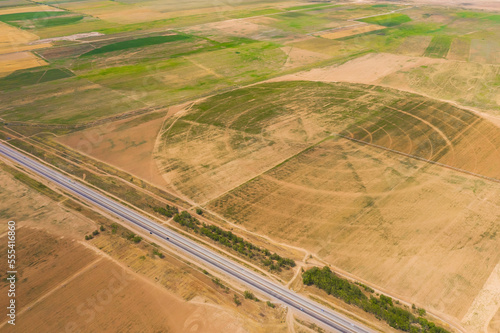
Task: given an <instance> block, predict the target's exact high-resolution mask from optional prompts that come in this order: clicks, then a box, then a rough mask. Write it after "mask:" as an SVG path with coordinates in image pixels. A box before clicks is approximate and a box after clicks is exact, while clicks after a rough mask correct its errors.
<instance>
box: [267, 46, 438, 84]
mask: <svg viewBox="0 0 500 333" xmlns="http://www.w3.org/2000/svg"><path fill="white" fill-rule="evenodd" d="M439 62H444V60H440V59H431V58H418V57H409V56H404V55H397V54H390V53H370V54H368V55H365V56H363V57H360V58H356V59H354V60H351V61H348V62H347V63H345V64H342V65H340V66H338V65H335V66H329V67H323V68H315V69H312V70H310V71H306V72H299V73H296V74H290V75H285V76H282V77H278V78H275V79H271V80H270V82H278V81H287V80H291V81H293V80H308V81H322V82H351V83H366V84H373V83H376V82H377V81H378V80H380V79H382V78H383V77H385V76H387V75H389V74H391V73H394V72H396V71H403V70H408V69H411V68H414V67H419V66H424V65H429V64H434V63H439Z"/></svg>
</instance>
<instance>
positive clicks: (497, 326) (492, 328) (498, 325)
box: [486, 310, 500, 333]
mask: <svg viewBox="0 0 500 333" xmlns="http://www.w3.org/2000/svg"><path fill="white" fill-rule="evenodd" d="M486 332H491V333H493V332H500V310H499V311H498V312H497V313H496V314H495V316H494V317H493V318H492V319H491V321H490V323H489V325H488V327H487V328H486Z"/></svg>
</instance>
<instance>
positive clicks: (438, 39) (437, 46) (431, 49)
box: [424, 36, 452, 58]
mask: <svg viewBox="0 0 500 333" xmlns="http://www.w3.org/2000/svg"><path fill="white" fill-rule="evenodd" d="M451 41H452V38H451V37H449V36H434V37H433V38H432V40H431V43H430V44H429V46H428V47H427V49H426V50H425V53H424V56H426V57H432V58H444V57H446V55H447V54H448V51H449V50H450V46H451Z"/></svg>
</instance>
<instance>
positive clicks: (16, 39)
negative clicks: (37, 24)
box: [0, 22, 51, 54]
mask: <svg viewBox="0 0 500 333" xmlns="http://www.w3.org/2000/svg"><path fill="white" fill-rule="evenodd" d="M0 32H1V33H0V54H5V53H12V52H20V51H28V50H34V49H39V48H44V47H49V46H51V44H38V45H28V43H29V42H32V41H35V40H38V39H40V38H39V37H38V36H37V35H34V34H32V33H30V32H28V31H24V30H21V29H18V28H15V27H13V26H10V25H8V24H7V23H4V22H0Z"/></svg>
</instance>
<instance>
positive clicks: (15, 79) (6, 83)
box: [0, 68, 74, 90]
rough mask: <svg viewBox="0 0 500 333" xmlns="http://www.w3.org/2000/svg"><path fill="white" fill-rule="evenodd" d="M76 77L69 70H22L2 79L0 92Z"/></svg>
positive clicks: (0, 80)
mask: <svg viewBox="0 0 500 333" xmlns="http://www.w3.org/2000/svg"><path fill="white" fill-rule="evenodd" d="M71 76H74V74H73V73H71V72H70V71H68V70H65V69H59V68H52V69H47V70H37V71H33V70H20V71H16V72H14V73H12V74H9V75H7V76H6V77H3V78H1V79H0V90H9V89H17V88H21V87H24V86H29V85H33V84H37V83H43V82H49V81H54V80H58V79H64V78H67V77H71Z"/></svg>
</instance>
